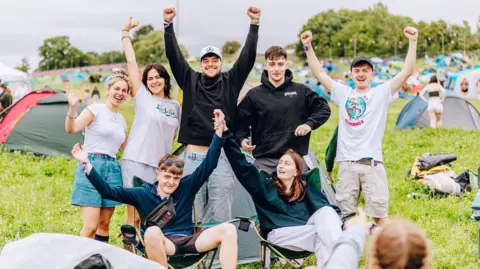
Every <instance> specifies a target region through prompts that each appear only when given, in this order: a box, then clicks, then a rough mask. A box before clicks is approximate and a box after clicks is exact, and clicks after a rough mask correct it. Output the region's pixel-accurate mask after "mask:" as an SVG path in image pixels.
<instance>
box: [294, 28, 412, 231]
mask: <svg viewBox="0 0 480 269" xmlns="http://www.w3.org/2000/svg"><path fill="white" fill-rule="evenodd" d="M403 33H404V34H405V36H406V37H407V38H408V40H409V46H408V53H407V57H406V59H405V65H404V66H403V69H402V71H400V73H398V74H397V75H396V76H395V77H394V78H393V79H391V80H389V81H387V82H385V83H383V84H381V85H379V86H377V87H375V88H370V81H371V80H372V79H373V78H374V76H375V73H374V70H373V64H372V61H370V59H369V58H368V57H365V56H361V57H357V58H355V59H354V60H353V62H352V64H351V66H350V77H351V78H352V79H353V82H354V83H355V89H352V88H350V87H349V86H346V85H343V84H340V83H338V82H336V81H334V80H332V79H331V78H330V77H329V76H328V74H327V73H326V72H325V70H323V68H322V66H321V65H320V63H319V61H318V59H317V56H316V55H315V52H314V51H313V49H312V44H311V43H312V33H311V32H310V31H306V32H304V33H303V34H302V35H301V40H302V43H303V45H304V46H305V47H304V51H305V52H306V54H307V59H308V65H309V66H310V68H311V70H312V73H313V75H314V76H315V77H316V78H317V80H318V81H319V82H320V83H321V84H322V85H323V87H324V89H325V90H326V91H328V92H330V93H331V95H332V97H331V100H332V101H333V102H335V103H336V104H337V105H338V107H339V116H338V119H339V124H338V141H337V150H336V151H337V154H336V161H337V162H338V163H339V168H338V178H337V186H336V190H337V193H336V199H337V202H338V205H339V207H340V209H341V210H342V213H353V212H356V210H357V206H358V197H359V196H360V190H363V197H364V198H365V203H366V206H365V212H366V214H367V215H369V216H371V217H373V218H374V219H375V223H376V224H379V225H381V224H383V223H384V222H385V221H386V220H387V217H388V199H389V193H388V180H387V175H386V172H385V168H384V166H383V156H382V140H383V135H384V133H385V125H386V122H387V109H388V105H389V104H390V103H391V102H392V101H393V100H394V99H395V97H396V94H397V91H398V90H399V89H400V88H401V87H402V85H403V83H404V82H405V81H406V80H407V79H408V77H410V76H411V75H412V74H413V71H414V67H415V61H416V54H417V39H418V31H417V29H415V28H413V27H407V28H405V29H404V30H403Z"/></svg>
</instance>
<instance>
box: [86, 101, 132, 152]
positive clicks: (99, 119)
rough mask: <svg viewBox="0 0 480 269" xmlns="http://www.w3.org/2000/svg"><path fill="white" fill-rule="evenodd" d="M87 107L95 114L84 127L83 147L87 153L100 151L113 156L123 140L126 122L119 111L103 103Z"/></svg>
mask: <svg viewBox="0 0 480 269" xmlns="http://www.w3.org/2000/svg"><path fill="white" fill-rule="evenodd" d="M86 109H88V110H89V111H90V112H92V114H93V115H94V116H95V118H94V119H93V121H92V122H91V123H90V124H89V125H87V127H85V142H84V145H85V148H86V150H87V152H88V153H101V154H106V155H109V156H110V157H112V158H115V157H116V155H117V153H118V150H119V148H120V146H121V145H122V143H123V141H125V133H126V131H127V122H126V121H125V118H123V116H122V115H121V114H120V113H115V112H112V111H110V109H108V107H107V105H105V104H93V105H89V106H88V107H87V108H86Z"/></svg>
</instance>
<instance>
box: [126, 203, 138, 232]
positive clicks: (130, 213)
mask: <svg viewBox="0 0 480 269" xmlns="http://www.w3.org/2000/svg"><path fill="white" fill-rule="evenodd" d="M126 223H127V224H128V225H132V226H135V227H138V226H139V225H140V215H139V214H138V211H137V210H136V209H135V207H134V206H131V205H127V221H126Z"/></svg>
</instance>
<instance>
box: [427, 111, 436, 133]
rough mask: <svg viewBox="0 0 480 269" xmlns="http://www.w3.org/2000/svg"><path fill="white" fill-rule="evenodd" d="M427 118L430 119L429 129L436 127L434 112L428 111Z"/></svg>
mask: <svg viewBox="0 0 480 269" xmlns="http://www.w3.org/2000/svg"><path fill="white" fill-rule="evenodd" d="M428 117H429V118H430V128H433V129H435V128H436V127H437V116H436V115H435V111H433V110H432V111H428Z"/></svg>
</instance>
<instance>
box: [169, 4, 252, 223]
mask: <svg viewBox="0 0 480 269" xmlns="http://www.w3.org/2000/svg"><path fill="white" fill-rule="evenodd" d="M175 15H176V11H175V9H174V8H166V9H164V10H163V18H164V25H165V51H166V55H167V58H168V61H169V63H170V68H171V70H172V73H173V75H174V77H175V80H176V81H177V83H178V85H179V86H180V88H181V89H182V91H183V104H182V117H181V121H180V134H179V137H178V141H179V142H180V143H182V144H186V145H187V148H186V153H185V156H183V157H184V158H183V159H184V160H185V169H184V175H188V174H189V173H191V172H193V171H194V170H195V169H196V168H197V167H198V166H199V165H200V163H201V162H202V160H203V159H204V158H205V155H206V152H207V151H208V146H209V145H210V142H211V138H212V136H213V133H214V130H213V127H212V124H211V121H212V119H211V118H212V113H213V110H214V109H221V110H222V111H223V112H224V113H225V121H226V123H227V126H228V128H229V129H230V130H235V125H234V119H235V111H236V107H237V99H238V95H239V93H240V90H241V89H242V87H243V84H244V83H245V81H246V80H247V77H248V75H249V74H250V71H251V70H252V68H253V65H254V64H255V58H256V55H257V41H258V28H259V25H258V24H259V22H260V10H259V9H257V8H255V7H249V8H248V11H247V15H248V16H249V17H250V19H251V24H250V31H249V32H248V37H247V41H246V42H245V46H244V47H243V49H242V51H241V53H240V56H239V58H238V60H237V61H236V62H235V64H234V65H233V67H232V68H231V69H230V70H229V71H228V72H221V69H222V55H221V52H220V50H219V49H218V48H216V47H214V46H208V47H205V48H203V49H202V51H201V56H200V69H201V72H196V71H194V70H193V69H192V68H191V67H190V66H189V65H188V63H187V61H185V58H184V57H183V55H182V52H181V51H180V47H179V46H178V43H177V40H176V37H175V32H174V31H173V25H172V21H173V18H175ZM213 178H216V179H213ZM210 179H212V180H208V181H207V183H206V184H205V185H204V186H203V187H202V188H201V189H200V191H199V192H198V193H197V198H196V200H195V205H196V213H197V216H198V218H199V220H200V221H202V222H204V223H206V222H219V221H226V220H229V219H231V217H232V216H231V215H232V213H231V208H232V202H233V191H234V174H233V171H232V168H231V166H230V164H229V163H228V161H227V158H226V157H225V155H224V154H222V156H220V160H219V162H218V166H217V168H216V169H215V171H214V172H213V174H212V175H211V176H210ZM207 190H208V196H207Z"/></svg>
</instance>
